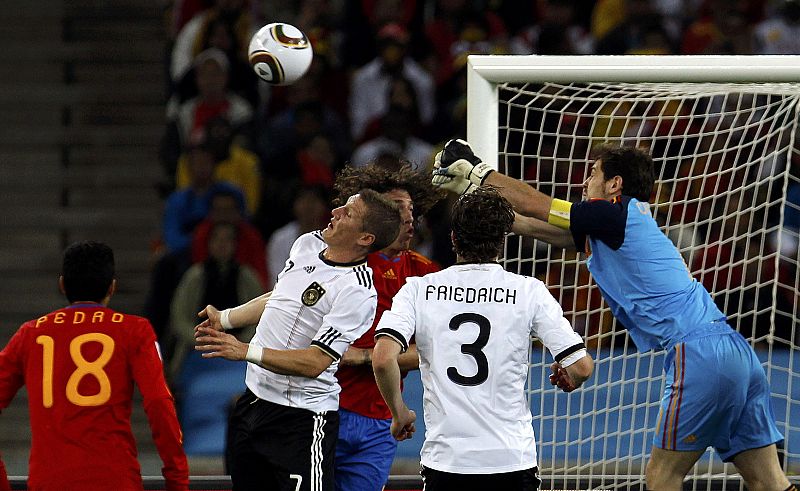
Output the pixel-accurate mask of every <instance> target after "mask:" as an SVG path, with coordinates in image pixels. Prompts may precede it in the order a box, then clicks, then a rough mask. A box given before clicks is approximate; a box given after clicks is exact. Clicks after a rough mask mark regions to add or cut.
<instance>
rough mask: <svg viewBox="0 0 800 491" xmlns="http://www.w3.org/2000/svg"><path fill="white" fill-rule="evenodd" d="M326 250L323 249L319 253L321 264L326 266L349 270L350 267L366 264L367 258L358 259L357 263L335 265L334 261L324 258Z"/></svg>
mask: <svg viewBox="0 0 800 491" xmlns="http://www.w3.org/2000/svg"><path fill="white" fill-rule="evenodd" d="M326 250H327V249H323V250H322V251H320V253H319V260H320V261H322V262H323V263H325V264H327V265H328V266H338V267H346V268H350V267H353V266H358V265H361V264H366V262H367V258H366V257H365V258H363V259H359V260H358V261H353V262H350V263H337V262H336V261H331V260H330V259H328V258H326V257H325V251H326Z"/></svg>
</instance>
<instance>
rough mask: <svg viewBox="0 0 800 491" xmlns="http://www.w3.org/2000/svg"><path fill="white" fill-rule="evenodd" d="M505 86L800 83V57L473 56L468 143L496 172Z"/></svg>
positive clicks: (470, 62) (470, 60)
mask: <svg viewBox="0 0 800 491" xmlns="http://www.w3.org/2000/svg"><path fill="white" fill-rule="evenodd" d="M506 82H520V83H529V82H558V83H570V82H633V83H635V82H690V83H701V82H709V83H743V82H757V83H762V82H772V83H781V82H798V83H800V56H794V55H759V56H752V55H751V56H744V55H736V56H733V55H732V56H723V55H719V56H715V55H707V56H648V55H630V56H611V55H609V56H599V55H598V56H539V55H526V56H510V55H509V56H499V55H471V56H469V58H468V61H467V92H468V106H467V139H468V141H469V142H470V145H472V147H473V148H474V149H475V150H476V152H477V153H478V155H482V156H483V155H485V156H486V157H484V159H485V161H486V162H487V163H490V164H492V165H493V166H494V168H495V169H496V168H497V159H496V155H497V124H496V121H497V84H500V83H506ZM492 108H494V110H493V109H492Z"/></svg>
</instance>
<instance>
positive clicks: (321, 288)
mask: <svg viewBox="0 0 800 491" xmlns="http://www.w3.org/2000/svg"><path fill="white" fill-rule="evenodd" d="M326 247H327V245H326V244H325V242H324V241H323V240H322V235H321V234H320V232H312V233H308V234H305V235H302V236H300V237H299V238H298V239H297V240H296V241H295V243H294V245H293V246H292V250H291V253H290V255H289V260H288V261H287V262H286V267H285V268H284V270H283V271H282V272H281V273H280V275H278V283H277V284H276V285H275V289H274V290H273V291H272V296H270V298H269V300H268V301H267V305H266V307H265V308H264V312H263V313H262V314H261V319H260V320H259V322H258V327H257V328H256V334H255V335H254V336H253V339H252V340H251V341H250V343H252V344H255V345H256V346H261V347H264V348H272V349H279V350H289V349H304V348H308V347H309V346H312V345H313V346H315V347H317V348H319V349H321V350H323V351H325V352H326V353H327V354H329V355H330V356H331V357H332V358H333V359H334V362H333V363H332V364H331V366H329V367H328V368H327V369H326V370H325V371H324V372H322V373H321V374H320V375H319V376H318V377H317V378H313V379H311V378H308V377H301V376H291V375H280V374H277V373H275V372H272V371H269V370H266V369H264V368H261V367H259V366H257V365H255V364H253V363H248V364H247V375H246V376H245V383H246V384H247V387H248V388H249V389H250V390H251V391H253V393H254V394H255V395H256V396H258V397H259V398H261V399H264V400H267V401H270V402H274V403H276V404H282V405H284V406H291V407H297V408H304V409H309V410H311V411H335V410H336V409H338V406H339V391H340V387H339V384H338V383H337V381H336V377H335V376H334V373H335V372H336V369H337V368H338V366H339V358H340V357H341V356H342V353H344V351H345V350H346V349H347V347H348V346H350V343H352V342H353V341H355V340H356V339H358V338H360V337H361V336H362V335H363V334H364V333H365V332H367V330H368V329H369V328H370V326H371V325H372V322H373V320H374V318H375V308H376V305H377V297H378V295H377V293H376V291H375V287H374V286H373V285H372V270H371V269H370V268H369V267H368V266H367V261H366V259H364V260H363V261H361V262H358V263H349V264H341V263H334V262H331V261H328V260H327V259H325V258H324V257H323V256H322V251H324V250H325V248H326Z"/></svg>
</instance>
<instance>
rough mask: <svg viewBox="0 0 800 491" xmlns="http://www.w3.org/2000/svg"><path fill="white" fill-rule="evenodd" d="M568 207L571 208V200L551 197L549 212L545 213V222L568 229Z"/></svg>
mask: <svg viewBox="0 0 800 491" xmlns="http://www.w3.org/2000/svg"><path fill="white" fill-rule="evenodd" d="M570 208H572V203H571V202H569V201H564V200H563V199H555V198H553V202H552V203H551V204H550V213H549V214H548V215H547V223H549V224H550V225H555V226H556V227H558V228H563V229H565V230H569V210H570Z"/></svg>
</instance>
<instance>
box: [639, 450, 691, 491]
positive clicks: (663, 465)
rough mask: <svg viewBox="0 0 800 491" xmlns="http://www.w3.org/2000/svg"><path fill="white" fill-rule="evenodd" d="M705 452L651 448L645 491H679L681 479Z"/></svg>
mask: <svg viewBox="0 0 800 491" xmlns="http://www.w3.org/2000/svg"><path fill="white" fill-rule="evenodd" d="M703 453H705V450H690V451H679V450H664V449H663V448H658V447H653V450H652V453H651V454H650V460H649V461H648V462H647V470H646V477H647V489H653V490H656V489H657V490H658V491H680V490H681V489H683V478H685V477H686V474H688V473H689V471H690V470H691V469H692V466H694V463H695V462H697V459H699V458H700V456H701V455H703Z"/></svg>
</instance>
